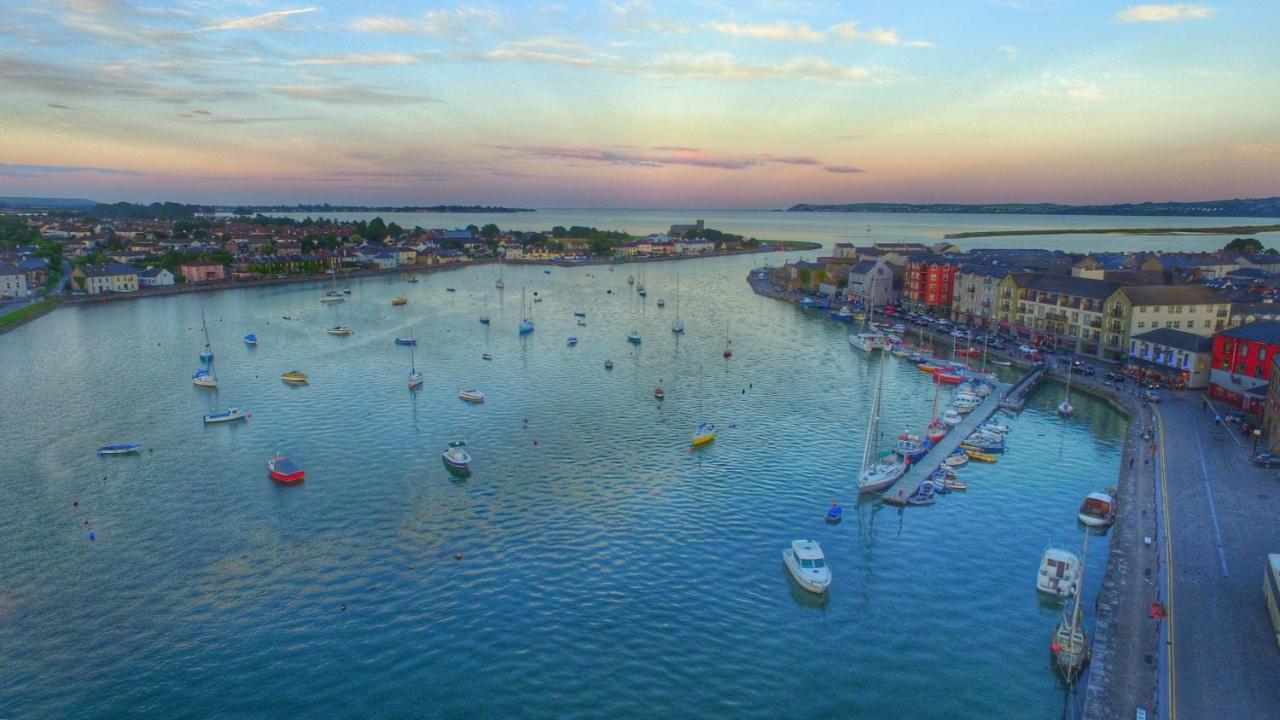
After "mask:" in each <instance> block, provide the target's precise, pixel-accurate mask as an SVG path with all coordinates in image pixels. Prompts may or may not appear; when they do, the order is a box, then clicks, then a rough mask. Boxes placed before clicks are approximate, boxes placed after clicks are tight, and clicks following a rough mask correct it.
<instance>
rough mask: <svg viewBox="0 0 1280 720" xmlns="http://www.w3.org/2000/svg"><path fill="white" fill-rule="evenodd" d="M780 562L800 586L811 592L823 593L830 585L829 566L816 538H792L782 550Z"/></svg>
mask: <svg viewBox="0 0 1280 720" xmlns="http://www.w3.org/2000/svg"><path fill="white" fill-rule="evenodd" d="M782 562H783V564H785V565H786V566H787V570H788V571H790V572H791V577H793V578H795V580H796V582H797V583H799V584H800V587H802V588H804V589H805V590H808V591H809V592H813V593H819V594H821V593H824V592H826V591H827V587H828V586H829V585H831V568H829V567H827V558H826V556H824V555H823V554H822V548H821V547H820V546H819V545H818V543H817V541H816V540H792V541H791V547H789V548H787V549H786V550H783V551H782Z"/></svg>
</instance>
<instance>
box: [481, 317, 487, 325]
mask: <svg viewBox="0 0 1280 720" xmlns="http://www.w3.org/2000/svg"><path fill="white" fill-rule="evenodd" d="M480 324H481V325H488V324H489V316H488V315H481V316H480Z"/></svg>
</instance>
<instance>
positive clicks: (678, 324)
mask: <svg viewBox="0 0 1280 720" xmlns="http://www.w3.org/2000/svg"><path fill="white" fill-rule="evenodd" d="M671 332H673V333H682V332H684V321H683V320H681V319H680V273H679V272H677V273H676V321H675V322H673V323H671Z"/></svg>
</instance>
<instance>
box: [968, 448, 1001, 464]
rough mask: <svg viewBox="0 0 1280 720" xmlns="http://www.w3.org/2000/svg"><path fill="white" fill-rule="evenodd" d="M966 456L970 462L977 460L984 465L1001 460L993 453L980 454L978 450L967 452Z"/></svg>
mask: <svg viewBox="0 0 1280 720" xmlns="http://www.w3.org/2000/svg"><path fill="white" fill-rule="evenodd" d="M964 454H965V455H968V456H969V459H970V460H977V461H978V462H984V463H993V462H995V461H997V460H999V459H1000V458H998V457H996V456H995V455H992V454H991V453H985V452H980V451H977V450H965V451H964Z"/></svg>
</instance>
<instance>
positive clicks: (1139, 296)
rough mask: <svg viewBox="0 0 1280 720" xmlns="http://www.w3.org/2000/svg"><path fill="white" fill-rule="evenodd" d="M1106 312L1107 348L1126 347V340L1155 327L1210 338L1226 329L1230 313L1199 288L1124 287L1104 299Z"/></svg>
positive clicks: (1217, 297) (1212, 292)
mask: <svg viewBox="0 0 1280 720" xmlns="http://www.w3.org/2000/svg"><path fill="white" fill-rule="evenodd" d="M1107 309H1108V310H1109V313H1108V315H1107V328H1106V329H1107V335H1106V338H1104V340H1105V344H1106V346H1107V347H1108V348H1111V347H1115V345H1116V344H1117V343H1118V345H1119V346H1120V347H1122V348H1127V347H1128V346H1129V339H1130V338H1132V337H1134V336H1136V335H1141V334H1142V333H1144V332H1146V331H1148V330H1155V329H1157V328H1169V329H1173V330H1186V331H1187V332H1189V333H1194V334H1196V335H1203V336H1205V337H1210V336H1212V335H1213V334H1214V333H1216V332H1218V331H1219V330H1221V329H1223V328H1224V327H1226V326H1227V320H1228V319H1229V316H1230V314H1231V304H1230V303H1229V302H1227V301H1226V300H1225V299H1224V298H1223V297H1222V296H1221V295H1220V294H1218V292H1217V291H1215V290H1213V289H1211V288H1207V287H1205V286H1203V285H1133V286H1125V287H1122V288H1120V289H1119V290H1118V291H1117V292H1116V294H1115V296H1114V297H1112V298H1109V299H1108V300H1107ZM1117 333H1119V334H1120V337H1119V338H1116V337H1115V335H1116V334H1117ZM1113 341H1114V342H1113Z"/></svg>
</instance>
